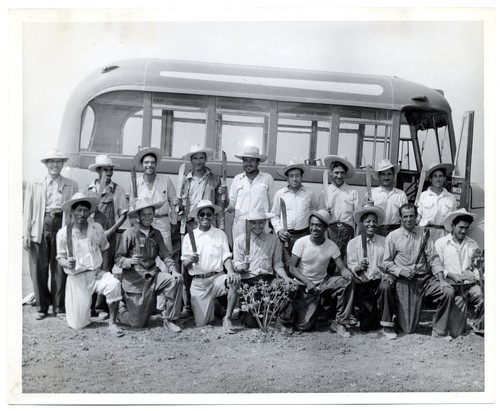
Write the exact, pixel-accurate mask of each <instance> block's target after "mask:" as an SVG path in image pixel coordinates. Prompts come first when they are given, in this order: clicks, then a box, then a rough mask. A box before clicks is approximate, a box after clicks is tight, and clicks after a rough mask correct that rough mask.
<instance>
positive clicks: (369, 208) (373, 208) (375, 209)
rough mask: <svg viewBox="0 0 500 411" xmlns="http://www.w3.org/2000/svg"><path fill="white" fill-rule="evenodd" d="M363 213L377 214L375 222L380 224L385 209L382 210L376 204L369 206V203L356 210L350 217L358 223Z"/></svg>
mask: <svg viewBox="0 0 500 411" xmlns="http://www.w3.org/2000/svg"><path fill="white" fill-rule="evenodd" d="M365 214H375V215H376V216H377V222H378V223H379V224H380V223H381V222H382V221H383V220H384V218H385V211H384V210H382V209H381V208H380V207H377V206H371V205H368V204H367V205H365V206H364V207H363V208H362V209H361V210H356V211H355V212H354V213H353V215H352V218H353V220H354V222H355V223H356V224H357V225H358V224H359V223H360V221H361V217H363V216H364V215H365Z"/></svg>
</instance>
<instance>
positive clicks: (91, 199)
mask: <svg viewBox="0 0 500 411" xmlns="http://www.w3.org/2000/svg"><path fill="white" fill-rule="evenodd" d="M82 201H87V202H88V203H90V209H91V210H92V209H94V208H96V207H97V204H99V198H97V197H96V196H95V195H89V194H87V193H86V192H83V191H77V192H76V193H75V194H73V197H71V200H68V201H66V202H64V204H63V205H62V207H61V209H62V210H63V211H64V212H66V213H68V212H70V211H71V207H73V204H75V203H80V202H82Z"/></svg>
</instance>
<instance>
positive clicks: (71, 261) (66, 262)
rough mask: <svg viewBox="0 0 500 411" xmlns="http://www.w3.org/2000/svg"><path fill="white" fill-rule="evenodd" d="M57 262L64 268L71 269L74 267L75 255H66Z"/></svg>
mask: <svg viewBox="0 0 500 411" xmlns="http://www.w3.org/2000/svg"><path fill="white" fill-rule="evenodd" d="M58 262H59V265H62V266H63V267H64V268H69V269H73V268H75V267H76V259H75V257H68V258H67V259H64V258H62V259H60V260H59V261H58Z"/></svg>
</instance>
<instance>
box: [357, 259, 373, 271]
mask: <svg viewBox="0 0 500 411" xmlns="http://www.w3.org/2000/svg"><path fill="white" fill-rule="evenodd" d="M369 265H370V263H369V262H368V260H367V259H366V258H363V259H362V260H361V262H360V263H359V264H358V265H357V266H356V267H354V271H355V272H356V273H357V274H361V273H362V272H364V271H366V270H368V267H369Z"/></svg>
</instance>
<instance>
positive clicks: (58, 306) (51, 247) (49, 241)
mask: <svg viewBox="0 0 500 411" xmlns="http://www.w3.org/2000/svg"><path fill="white" fill-rule="evenodd" d="M66 161H68V157H66V156H64V155H63V154H61V153H60V152H59V151H57V150H55V149H52V150H51V151H50V152H49V153H48V154H47V155H46V156H45V157H43V158H42V159H41V162H42V163H44V164H45V167H47V175H46V176H45V177H42V178H41V179H39V180H36V181H32V182H28V184H27V185H26V192H25V198H24V215H23V247H24V249H25V250H27V251H28V257H29V267H30V274H31V281H32V283H33V291H34V293H35V299H36V307H37V314H36V319H37V320H41V319H43V318H45V317H46V316H47V311H48V309H49V305H51V304H52V310H53V312H54V314H55V315H57V314H58V313H64V311H65V309H64V295H65V288H66V274H65V273H64V271H63V270H62V269H61V267H59V265H58V264H57V261H56V254H57V248H56V235H57V232H58V231H59V229H60V228H61V227H62V223H63V214H62V209H61V207H62V205H63V203H64V202H65V201H67V200H69V199H70V198H71V196H72V195H73V194H74V193H75V192H76V191H77V190H78V184H77V183H76V182H75V181H73V180H70V179H68V178H65V177H63V176H62V175H61V170H62V168H63V165H64V163H65V162H66ZM65 217H66V218H65V222H66V221H68V218H67V217H68V216H65ZM49 267H50V276H51V279H50V291H49V286H48V282H49Z"/></svg>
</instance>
